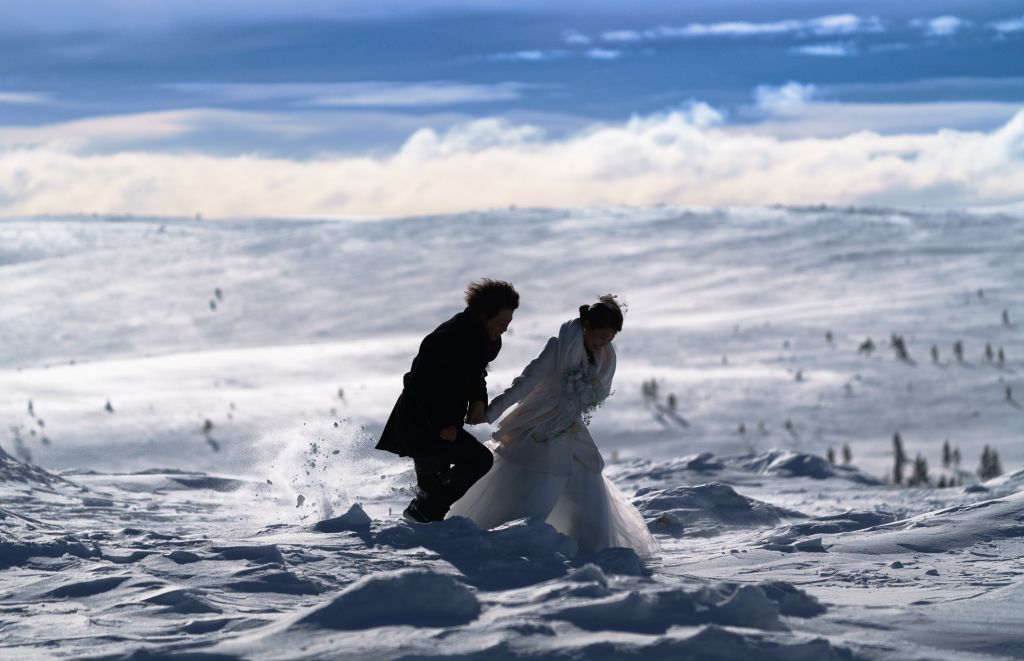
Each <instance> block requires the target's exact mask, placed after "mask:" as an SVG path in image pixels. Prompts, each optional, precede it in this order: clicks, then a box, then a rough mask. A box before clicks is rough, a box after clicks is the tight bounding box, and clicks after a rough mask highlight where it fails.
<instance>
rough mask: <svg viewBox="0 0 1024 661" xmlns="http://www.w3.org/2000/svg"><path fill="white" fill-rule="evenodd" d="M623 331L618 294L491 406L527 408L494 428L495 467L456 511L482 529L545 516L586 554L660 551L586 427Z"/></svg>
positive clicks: (491, 417)
mask: <svg viewBox="0 0 1024 661" xmlns="http://www.w3.org/2000/svg"><path fill="white" fill-rule="evenodd" d="M621 330H622V309H621V308H620V307H619V303H618V301H616V299H615V297H614V296H612V295H611V294H609V295H606V296H602V297H601V299H600V300H599V301H598V302H597V303H594V304H593V305H589V306H588V305H584V306H581V307H580V316H579V318H578V319H573V320H572V321H568V322H566V323H564V324H562V328H561V330H559V332H558V337H552V338H551V339H549V340H548V343H547V345H546V346H545V347H544V350H543V351H542V352H541V354H540V355H539V356H537V357H536V358H535V359H534V360H533V362H531V363H530V364H529V365H527V366H526V369H524V370H523V373H522V374H521V375H520V376H518V377H516V379H515V380H514V381H513V382H512V385H511V386H509V388H508V389H507V390H506V391H505V392H504V393H502V394H501V395H499V396H498V397H496V398H494V400H493V401H492V402H491V404H490V406H488V407H487V420H488V422H491V423H493V422H494V421H495V420H497V419H498V418H500V417H501V415H502V413H504V412H505V410H506V409H508V408H509V407H511V406H512V405H513V404H515V403H518V404H519V406H518V407H516V408H515V410H513V411H512V412H511V413H509V414H508V415H507V416H505V418H504V419H502V421H501V423H500V424H499V425H498V428H497V430H496V431H495V433H494V434H493V439H494V440H495V441H496V442H497V443H496V448H495V452H494V454H495V457H494V466H493V468H491V470H490V472H488V473H487V474H486V475H484V477H483V478H481V479H480V480H479V481H478V482H477V483H476V484H474V485H473V486H472V487H471V488H470V490H469V491H468V492H467V493H466V495H465V496H463V497H462V498H461V499H460V500H459V501H457V502H456V503H455V504H454V505H453V506H452V509H451V512H450V513H449V516H464V517H467V518H469V519H472V520H473V521H474V522H475V523H476V524H477V525H478V526H480V527H481V528H493V527H494V526H497V525H500V524H502V523H505V522H506V521H512V520H514V519H521V518H531V519H541V520H543V521H545V522H547V523H548V524H550V525H551V526H553V527H554V528H555V529H556V530H558V531H559V532H561V533H563V534H565V535H567V536H569V537H571V538H572V539H574V540H575V541H576V543H577V544H578V545H579V549H580V552H581V553H596V552H597V551H600V550H601V549H604V548H609V547H616V546H625V547H630V548H632V549H634V550H635V551H636V552H637V553H639V554H650V553H654V552H656V551H657V550H658V544H657V542H656V541H655V540H654V538H653V537H652V536H651V533H650V532H649V531H648V530H647V525H646V524H645V523H644V519H643V517H642V516H641V515H640V512H638V511H637V509H636V508H635V507H633V505H632V504H631V503H630V502H629V501H628V500H626V498H625V497H624V496H623V495H622V494H621V493H619V491H618V490H617V489H616V488H615V487H614V486H612V484H611V482H609V481H608V480H607V478H605V477H604V475H603V474H602V473H601V471H602V469H603V468H604V460H603V459H602V458H601V453H600V451H598V449H597V446H596V445H595V444H594V439H593V438H591V436H590V431H589V430H588V429H587V423H588V422H589V421H590V417H591V415H592V414H593V412H594V410H595V409H596V408H597V407H599V406H601V404H602V403H603V402H604V400H605V398H607V397H608V395H609V394H611V385H612V377H613V376H614V375H615V349H614V348H613V347H612V344H611V342H612V339H614V337H615V335H616V334H617V333H618V332H619V331H621Z"/></svg>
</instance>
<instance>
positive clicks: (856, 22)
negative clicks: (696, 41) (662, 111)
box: [601, 14, 884, 43]
mask: <svg viewBox="0 0 1024 661" xmlns="http://www.w3.org/2000/svg"><path fill="white" fill-rule="evenodd" d="M883 30H884V26H883V25H882V22H881V20H879V19H878V17H876V16H866V17H865V16H857V15H855V14H833V15H830V16H819V17H818V18H811V19H805V20H795V19H791V20H783V21H769V22H761V23H755V22H750V21H727V22H721V23H689V24H687V25H683V26H668V25H663V26H658V27H655V28H649V29H646V30H608V31H606V32H603V33H602V34H601V38H602V39H603V40H605V41H608V42H617V43H626V42H636V41H657V40H662V39H691V38H700V37H754V36H764V35H779V34H805V35H814V36H834V35H850V34H856V33H860V32H881V31H883Z"/></svg>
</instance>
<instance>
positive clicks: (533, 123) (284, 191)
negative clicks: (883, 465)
mask: <svg viewBox="0 0 1024 661" xmlns="http://www.w3.org/2000/svg"><path fill="white" fill-rule="evenodd" d="M1022 110H1024V5H1022V4H1021V3H1020V2H1019V1H1017V2H1008V1H1003V0H994V1H987V2H984V3H978V2H972V1H937V2H920V1H918V0H911V1H910V2H903V3H891V2H874V1H871V0H868V1H862V2H857V3H850V2H846V3H842V2H829V1H820V0H783V1H780V2H772V3H765V2H754V1H752V0H721V1H718V2H699V1H695V0H690V1H688V2H679V1H672V0H657V1H655V0H635V1H634V2H630V3H621V2H606V1H604V0H596V1H595V0H591V1H589V2H582V1H577V0H548V1H546V2H541V1H537V0H520V1H516V2H514V1H511V0H491V1H487V0H432V1H429V2H427V1H424V0H419V1H416V2H413V1H410V0H391V1H376V2H371V1H363V0H348V1H341V2H339V1H327V0H312V1H309V2H302V3H296V2H285V1H282V0H263V1H262V2H261V1H258V0H250V1H248V2H241V1H239V0H221V1H218V2H211V1H206V2H195V1H191V0H178V1H170V0H166V1H165V0H151V1H149V2H146V3H138V2H133V1H130V0H94V1H93V2H90V3H81V2H77V1H75V0H37V1H35V2H32V3H5V4H4V6H2V7H0V216H5V217H12V216H31V215H39V214H62V213H101V214H111V213H117V214H142V215H145V214H155V215H187V216H191V215H193V214H202V215H203V216H204V217H254V216H255V217H264V216H275V217H332V216H382V215H387V216H391V215H410V214H419V213H439V212H458V211H466V210H472V209H490V208H503V207H506V206H509V205H517V206H594V205H597V206H600V205H619V204H627V205H656V204H671V205H759V204H776V203H781V204H833V205H844V204H855V205H894V206H910V207H922V206H923V207H929V206H935V207H957V208H961V207H967V208H996V209H1000V208H1009V209H1015V208H1018V207H1020V206H1021V205H1022V203H1024V114H1022V113H1021V111H1022Z"/></svg>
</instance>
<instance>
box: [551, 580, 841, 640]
mask: <svg viewBox="0 0 1024 661" xmlns="http://www.w3.org/2000/svg"><path fill="white" fill-rule="evenodd" d="M782 603H785V609H786V611H788V612H789V613H793V614H797V613H799V614H801V615H803V616H813V615H817V614H819V613H821V612H824V608H823V607H821V605H820V604H818V602H817V600H816V599H814V597H812V596H810V595H808V594H806V593H804V592H803V591H802V590H799V589H797V588H795V587H793V586H792V585H789V584H787V583H774V584H771V585H768V586H758V585H745V584H739V583H718V584H713V585H708V586H703V587H700V588H697V589H695V590H686V589H684V588H669V589H662V590H651V591H638V590H635V591H630V592H627V593H625V594H616V595H613V596H610V597H608V598H605V599H600V600H595V602H594V603H589V604H583V605H579V606H569V607H566V608H561V609H559V610H556V611H554V612H551V613H549V614H548V615H547V617H548V618H549V619H556V620H564V621H567V622H570V623H572V624H573V625H575V626H577V627H579V628H581V629H586V630H588V631H626V632H631V633H646V634H663V633H665V632H667V631H668V629H669V628H670V627H673V626H696V625H702V624H719V625H725V626H737V627H747V628H751V629H761V630H765V631H786V630H788V629H787V627H786V625H785V624H783V623H782V621H781V620H780V619H779V616H780V615H781V614H784V611H783V607H782V605H781V604H782Z"/></svg>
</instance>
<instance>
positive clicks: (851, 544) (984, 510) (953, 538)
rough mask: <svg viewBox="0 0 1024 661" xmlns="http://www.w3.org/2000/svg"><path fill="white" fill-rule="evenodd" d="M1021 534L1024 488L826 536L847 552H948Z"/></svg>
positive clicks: (836, 548)
mask: <svg viewBox="0 0 1024 661" xmlns="http://www.w3.org/2000/svg"><path fill="white" fill-rule="evenodd" d="M1020 537H1024V492H1019V493H1015V494H1012V495H1010V496H1006V497H1005V498H997V499H994V500H985V501H982V502H979V503H974V504H971V505H956V506H954V507H949V508H946V509H943V510H938V511H936V512H927V513H925V514H920V515H918V516H914V517H911V518H909V519H904V520H902V521H894V522H893V523H889V524H886V525H881V526H877V527H873V528H869V529H866V530H861V531H857V532H850V533H841V534H839V535H836V536H834V537H831V538H825V546H826V548H827V549H828V550H829V551H830V552H832V551H839V552H846V553H865V554H889V553H905V552H906V551H915V552H918V553H945V552H946V551H952V550H954V549H962V548H968V547H971V546H973V545H974V544H977V543H978V542H987V541H991V540H994V539H1013V538H1020Z"/></svg>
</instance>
